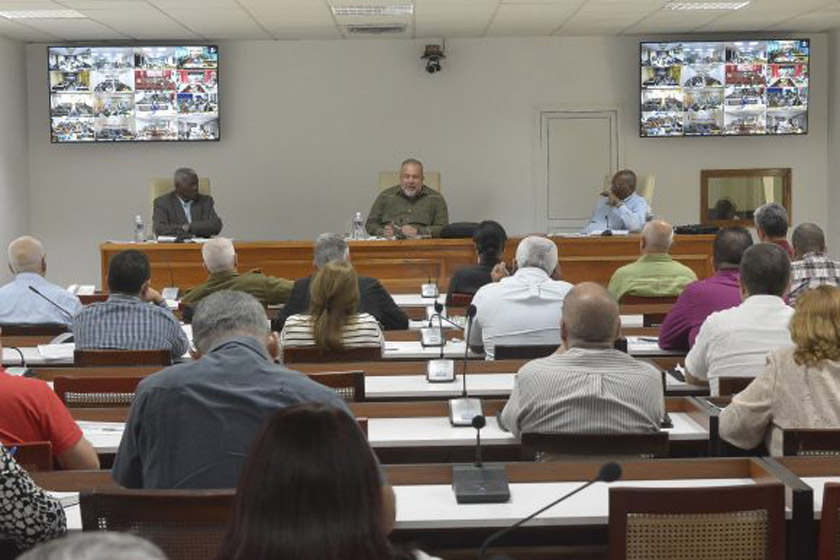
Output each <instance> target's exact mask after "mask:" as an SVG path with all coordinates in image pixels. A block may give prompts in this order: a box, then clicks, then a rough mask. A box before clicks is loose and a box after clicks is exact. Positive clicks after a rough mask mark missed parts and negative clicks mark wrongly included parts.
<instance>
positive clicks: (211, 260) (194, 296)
mask: <svg viewBox="0 0 840 560" xmlns="http://www.w3.org/2000/svg"><path fill="white" fill-rule="evenodd" d="M201 256H202V257H203V259H204V268H206V269H207V272H209V273H210V275H209V276H208V277H207V281H206V282H205V283H203V284H199V285H198V286H196V287H194V288H192V289H190V290H187V292H186V293H185V294H184V296H183V297H182V298H181V303H184V304H186V305H195V304H196V303H198V302H199V301H201V300H202V299H203V298H205V297H207V296H209V295H210V294H212V293H213V292H218V291H219V290H238V291H240V292H245V293H248V294H251V295H252V296H254V297H255V298H257V300H259V302H260V303H262V304H263V305H269V304H277V303H283V302H284V301H286V299H288V297H289V292H290V291H291V290H292V281H291V280H286V279H285V278H274V277H271V276H266V275H264V274H263V273H262V271H261V270H259V269H257V270H251V271H249V272H246V273H245V274H239V273H238V272H237V271H236V263H237V258H236V251H235V250H234V248H233V243H232V242H231V240H230V239H227V238H225V237H216V238H214V239H211V240H210V241H207V242H206V243H204V245H202V247H201Z"/></svg>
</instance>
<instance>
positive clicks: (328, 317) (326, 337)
mask: <svg viewBox="0 0 840 560" xmlns="http://www.w3.org/2000/svg"><path fill="white" fill-rule="evenodd" d="M280 343H281V345H282V346H283V347H284V348H285V347H312V346H314V347H316V348H318V349H319V350H320V351H321V352H322V353H327V352H341V351H343V350H346V349H348V348H360V347H371V346H373V347H381V346H382V344H383V336H382V329H381V328H380V326H379V323H378V322H377V321H376V319H375V318H374V317H373V315H369V314H368V313H359V280H358V277H357V276H356V271H355V270H353V267H352V265H350V263H348V262H344V261H332V262H329V263H327V264H326V265H324V266H323V267H322V268H321V269H320V270H318V273H317V274H316V275H315V278H313V279H312V284H311V286H310V303H309V313H308V314H306V315H292V316H291V317H289V318H288V319H287V320H286V324H285V326H284V327H283V332H282V333H281V334H280Z"/></svg>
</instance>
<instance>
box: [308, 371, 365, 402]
mask: <svg viewBox="0 0 840 560" xmlns="http://www.w3.org/2000/svg"><path fill="white" fill-rule="evenodd" d="M307 377H309V379H311V380H312V381H315V382H316V383H320V384H321V385H324V386H326V387H329V388H331V389H334V390H335V392H336V393H338V394H339V396H340V397H341V398H342V399H344V400H345V401H346V402H363V401H364V400H365V372H364V371H362V370H353V371H324V372H319V373H308V374H307Z"/></svg>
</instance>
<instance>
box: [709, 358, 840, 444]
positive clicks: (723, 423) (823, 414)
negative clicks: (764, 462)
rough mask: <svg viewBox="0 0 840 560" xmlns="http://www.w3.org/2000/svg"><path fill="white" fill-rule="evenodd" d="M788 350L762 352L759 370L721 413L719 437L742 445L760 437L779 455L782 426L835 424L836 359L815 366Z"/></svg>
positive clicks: (839, 366)
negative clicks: (762, 364) (764, 358)
mask: <svg viewBox="0 0 840 560" xmlns="http://www.w3.org/2000/svg"><path fill="white" fill-rule="evenodd" d="M793 351H794V349H793V348H785V349H783V350H775V351H773V352H771V353H770V354H769V355H768V356H767V365H766V366H765V368H764V370H763V371H762V372H761V373H760V374H759V375H758V377H756V378H755V380H754V381H753V382H752V383H750V384H749V386H748V387H747V388H746V389H744V390H743V391H741V392H740V393H738V394H737V395H735V396H734V397H733V398H732V403H731V404H730V405H729V406H727V407H726V408H725V409H724V410H723V412H721V413H720V435H721V437H722V438H724V439H726V440H727V441H728V442H730V443H732V444H733V445H736V446H738V447H740V448H742V449H752V448H753V447H755V446H756V445H758V444H759V443H761V440H762V439H763V440H764V441H765V443H766V444H767V450H768V451H769V452H770V454H771V455H776V456H778V455H782V437H781V435H782V432H781V430H780V428H786V429H832V430H836V429H838V428H840V362H835V361H831V360H824V361H823V362H822V363H820V364H818V365H817V366H816V367H809V366H802V365H799V364H797V363H796V362H795V361H794V360H793Z"/></svg>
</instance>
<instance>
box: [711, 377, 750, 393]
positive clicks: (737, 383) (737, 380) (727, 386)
mask: <svg viewBox="0 0 840 560" xmlns="http://www.w3.org/2000/svg"><path fill="white" fill-rule="evenodd" d="M753 379H755V377H718V393H719V395H720V396H721V397H728V396H732V395H737V394H738V393H740V392H741V391H743V390H744V389H746V388H747V387H748V386H749V384H750V383H752V382H753Z"/></svg>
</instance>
